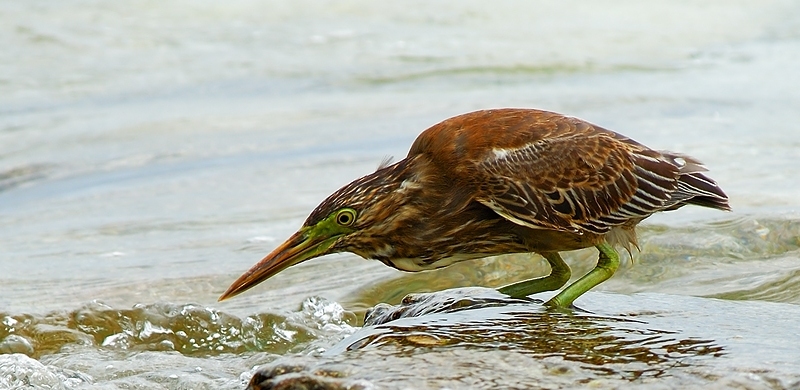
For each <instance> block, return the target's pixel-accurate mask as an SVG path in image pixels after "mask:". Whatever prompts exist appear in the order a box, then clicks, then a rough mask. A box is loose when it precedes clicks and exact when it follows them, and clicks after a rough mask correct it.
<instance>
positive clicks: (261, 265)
mask: <svg viewBox="0 0 800 390" xmlns="http://www.w3.org/2000/svg"><path fill="white" fill-rule="evenodd" d="M335 239H336V237H325V236H318V235H315V234H313V231H310V230H309V229H308V228H304V229H301V230H300V231H298V232H297V233H295V234H294V235H292V236H291V237H289V239H288V240H286V242H284V243H283V244H281V246H279V247H277V248H275V250H273V251H272V253H270V254H268V255H267V256H266V257H264V258H263V259H262V260H261V261H259V262H258V264H256V265H254V266H253V267H252V268H250V270H248V271H247V272H245V273H244V275H242V276H240V277H239V279H236V281H235V282H233V284H231V286H230V287H228V291H225V293H224V294H222V295H221V296H220V297H219V300H220V301H222V300H224V299H228V298H230V297H233V296H236V295H239V294H241V293H243V292H245V291H247V290H249V289H250V288H252V287H254V286H255V285H257V284H259V283H261V282H263V281H265V280H267V279H269V278H270V277H272V276H273V275H275V274H277V273H278V272H281V271H283V270H285V269H286V268H289V267H291V266H293V265H295V264H299V263H302V262H303V261H306V260H308V259H311V258H314V257H317V256H320V255H323V254H325V252H326V251H327V250H328V248H329V247H330V246H331V244H332V243H333V241H334V240H335Z"/></svg>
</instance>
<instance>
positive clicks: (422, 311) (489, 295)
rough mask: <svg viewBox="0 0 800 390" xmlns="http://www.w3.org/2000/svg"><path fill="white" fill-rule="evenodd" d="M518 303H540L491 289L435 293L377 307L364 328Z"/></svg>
mask: <svg viewBox="0 0 800 390" xmlns="http://www.w3.org/2000/svg"><path fill="white" fill-rule="evenodd" d="M518 303H542V301H540V300H533V299H528V298H524V299H517V298H511V297H509V296H508V295H505V294H502V293H500V292H498V291H497V290H496V289H493V288H484V287H465V288H454V289H449V290H444V291H439V292H435V293H424V294H409V295H406V297H405V298H403V301H402V302H401V303H400V305H398V306H392V305H389V304H385V303H379V304H377V305H376V306H375V307H373V308H372V309H371V310H369V311H368V312H367V314H366V317H365V318H364V326H373V325H380V324H385V323H387V322H390V321H395V320H398V319H400V318H408V317H419V316H423V315H426V314H432V313H453V312H457V311H460V310H466V309H479V308H483V307H499V306H506V305H510V304H518Z"/></svg>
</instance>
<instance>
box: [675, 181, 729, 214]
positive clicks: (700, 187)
mask: <svg viewBox="0 0 800 390" xmlns="http://www.w3.org/2000/svg"><path fill="white" fill-rule="evenodd" d="M670 203H671V204H672V206H671V207H669V209H676V208H678V207H681V206H683V205H685V204H694V205H698V206H703V207H710V208H712V209H719V210H725V211H730V210H731V206H730V204H728V196H727V195H725V193H724V192H723V191H722V188H720V187H719V185H718V184H717V183H716V182H715V181H714V180H712V179H711V178H709V177H708V176H706V175H703V174H702V173H700V172H693V173H689V174H682V175H681V176H680V177H679V178H678V188H677V189H676V190H675V192H674V193H673V194H672V198H671V202H670Z"/></svg>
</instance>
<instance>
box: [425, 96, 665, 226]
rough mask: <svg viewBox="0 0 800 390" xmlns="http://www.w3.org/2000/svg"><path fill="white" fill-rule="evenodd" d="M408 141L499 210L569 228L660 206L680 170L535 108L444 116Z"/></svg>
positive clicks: (522, 220) (523, 220) (626, 142)
mask: <svg viewBox="0 0 800 390" xmlns="http://www.w3.org/2000/svg"><path fill="white" fill-rule="evenodd" d="M426 133H428V134H427V135H426ZM423 138H428V140H425V139H423ZM448 144H449V145H451V146H449V147H446V146H445V145H448ZM415 147H416V148H417V150H416V152H428V153H434V154H435V155H437V156H438V157H434V158H437V159H438V161H439V163H440V165H441V166H442V167H443V169H448V170H451V171H452V172H453V173H454V177H457V178H458V177H460V178H464V177H469V178H470V179H469V180H468V181H469V182H470V183H471V185H470V186H473V187H474V188H476V190H477V191H476V193H475V197H474V198H475V199H476V200H477V201H479V202H481V203H483V204H485V205H486V206H488V207H490V208H492V209H493V210H494V211H495V212H497V213H498V214H500V215H502V216H503V217H505V218H507V219H509V220H511V221H513V222H515V223H518V224H521V225H527V226H531V227H538V228H548V229H555V230H562V231H570V232H581V231H584V230H588V231H591V232H596V233H604V232H607V231H608V230H609V229H611V227H613V226H615V225H619V224H622V223H624V222H625V221H627V220H629V219H632V218H634V219H635V218H643V217H646V216H648V215H650V214H652V213H653V212H655V211H658V210H662V209H663V208H664V206H665V203H666V202H667V201H669V199H670V196H671V193H673V192H674V191H675V189H676V188H677V185H678V184H677V183H678V180H677V179H678V176H679V175H680V173H679V166H678V164H677V163H676V162H675V161H674V160H673V159H671V158H669V157H667V156H664V155H662V154H661V153H659V152H657V151H654V150H651V149H648V148H647V147H645V146H643V145H641V144H638V143H636V142H635V141H633V140H630V139H628V138H626V137H624V136H622V135H619V134H617V133H614V132H612V131H608V130H605V129H602V128H599V127H597V126H594V125H591V124H589V123H587V122H584V121H581V120H579V119H576V118H572V117H565V116H562V115H559V114H555V113H550V112H544V111H537V110H521V109H503V110H490V111H479V112H475V113H470V114H466V115H462V116H459V117H455V118H451V119H450V120H448V121H445V122H443V123H441V124H439V125H437V126H434V127H433V128H431V129H429V130H428V131H426V132H425V133H423V134H422V135H421V136H420V137H419V138H418V140H417V142H416V143H415V145H414V147H412V152H415ZM448 155H449V156H452V157H454V159H452V160H449V161H445V160H446V157H444V156H448ZM447 163H449V164H450V165H449V166H447Z"/></svg>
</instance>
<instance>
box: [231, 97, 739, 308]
mask: <svg viewBox="0 0 800 390" xmlns="http://www.w3.org/2000/svg"><path fill="white" fill-rule="evenodd" d="M705 170H706V169H705V167H704V166H703V165H702V164H701V163H700V162H699V161H697V160H696V159H694V158H692V157H689V156H686V155H683V154H679V153H672V152H666V151H656V150H653V149H650V148H648V147H646V146H644V145H642V144H640V143H638V142H636V141H634V140H632V139H630V138H627V137H625V136H623V135H621V134H617V133H615V132H613V131H609V130H606V129H603V128H601V127H599V126H595V125H593V124H591V123H587V122H584V121H582V120H580V119H577V118H573V117H569V116H564V115H560V114H556V113H553V112H547V111H539V110H532V109H495V110H483V111H476V112H472V113H468V114H463V115H459V116H456V117H453V118H450V119H447V120H445V121H443V122H441V123H439V124H436V125H434V126H433V127H431V128H429V129H427V130H425V131H424V132H423V133H422V134H420V135H419V137H417V139H416V140H415V141H414V144H413V145H412V146H411V150H410V151H409V152H408V156H406V158H404V159H403V160H401V161H398V162H397V163H395V164H392V165H388V166H383V167H380V168H378V170H377V171H375V172H374V173H372V174H369V175H367V176H364V177H362V178H360V179H357V180H355V181H353V182H352V183H350V184H348V185H346V186H344V187H342V188H341V189H340V190H338V191H336V192H334V193H333V194H332V195H330V196H329V197H328V198H327V199H325V200H324V201H323V202H322V203H321V204H320V205H319V206H317V208H316V209H314V211H313V212H312V213H311V215H309V217H308V219H306V221H305V223H304V224H303V226H302V227H301V228H300V230H299V231H297V233H295V234H294V235H292V236H291V237H290V238H289V239H288V240H287V241H286V242H284V243H283V244H282V245H280V246H279V247H278V248H276V249H275V250H274V251H273V252H272V253H270V254H269V255H267V256H266V257H265V258H264V259H263V260H261V262H259V263H258V264H256V265H255V266H253V267H252V268H251V269H250V270H249V271H247V272H246V273H245V274H244V275H242V276H241V277H240V278H239V279H238V280H236V281H235V282H234V283H233V284H232V285H231V286H230V288H228V290H227V291H226V292H225V293H224V294H222V296H221V297H220V300H222V299H225V298H229V297H232V296H234V295H237V294H240V293H242V292H243V291H245V290H247V289H249V288H251V287H253V286H255V285H256V284H258V283H261V282H262V281H264V280H266V279H267V278H269V277H272V276H273V275H275V274H277V273H278V272H280V271H282V270H284V269H286V268H287V267H290V266H292V265H295V264H298V263H301V262H303V261H306V260H308V259H311V258H315V257H318V256H322V255H325V254H329V253H336V252H352V253H355V254H357V255H359V256H361V257H363V258H365V259H375V260H378V261H380V262H382V263H384V264H386V265H388V266H390V267H394V268H396V269H400V270H403V271H411V272H415V271H423V270H430V269H435V268H442V267H446V266H448V265H451V264H453V263H455V262H459V261H464V260H469V259H475V258H481V257H486V256H493V255H500V254H505V253H522V252H534V253H538V254H540V255H542V256H543V257H544V258H545V259H546V260H547V262H548V263H549V264H550V268H551V271H550V274H549V275H548V276H545V277H540V278H535V279H530V280H525V281H521V282H518V283H514V284H511V285H508V286H505V287H502V288H500V289H499V291H500V292H502V293H505V294H508V295H510V296H513V297H523V296H527V295H530V294H534V293H538V292H542V291H551V290H557V289H559V288H561V287H562V286H563V285H564V284H566V283H567V281H569V279H570V275H571V271H570V268H569V266H568V265H567V264H566V263H565V262H564V260H562V259H561V256H560V255H559V253H558V252H561V251H570V250H575V249H580V248H586V247H590V246H594V247H596V248H597V249H598V250H599V251H600V257H599V259H598V262H597V266H596V267H595V268H594V269H592V270H591V271H590V272H589V273H587V274H586V275H584V276H583V277H581V278H580V279H578V280H577V281H575V282H574V283H572V284H571V285H569V286H568V287H566V288H565V289H564V290H562V291H561V292H560V293H558V294H557V295H555V296H554V297H553V298H551V299H550V300H549V301H547V302H546V305H548V306H554V307H570V306H571V305H572V302H573V301H574V300H575V299H576V298H578V297H579V296H581V294H583V293H585V292H586V291H588V290H589V289H591V288H592V287H594V286H596V285H598V284H599V283H601V282H603V281H605V280H606V279H608V278H609V277H611V276H612V275H613V274H614V272H615V271H616V269H617V267H618V266H619V255H618V253H617V251H616V250H615V249H614V247H615V246H621V247H623V248H626V249H627V250H628V251H630V249H631V245H633V246H636V233H635V231H634V227H635V226H636V224H638V223H639V222H640V221H641V220H643V219H645V218H647V217H648V216H650V215H651V214H653V213H655V212H658V211H665V210H675V209H677V208H680V207H682V206H684V205H687V204H695V205H699V206H705V207H711V208H715V209H720V210H730V206H729V205H728V197H727V196H726V195H725V193H723V192H722V190H721V189H720V188H719V186H718V185H717V184H716V183H715V182H714V181H713V180H712V179H710V178H708V177H707V176H705V175H704V174H702V173H701V172H703V171H705Z"/></svg>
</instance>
